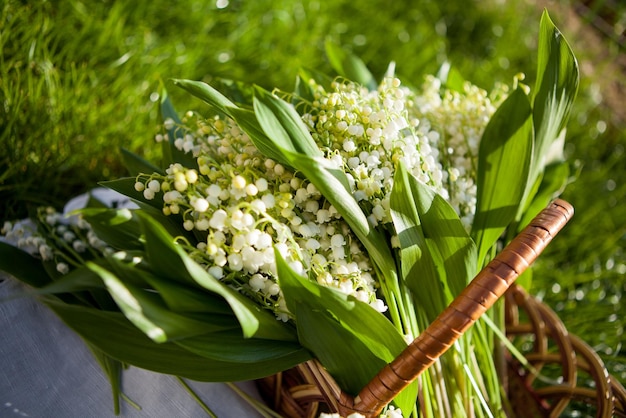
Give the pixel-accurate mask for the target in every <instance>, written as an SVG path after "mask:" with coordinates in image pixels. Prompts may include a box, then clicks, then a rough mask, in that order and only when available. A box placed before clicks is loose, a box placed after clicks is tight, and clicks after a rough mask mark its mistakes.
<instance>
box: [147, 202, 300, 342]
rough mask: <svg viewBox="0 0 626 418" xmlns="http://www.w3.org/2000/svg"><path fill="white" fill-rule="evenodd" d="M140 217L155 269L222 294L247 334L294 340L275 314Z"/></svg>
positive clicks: (152, 221) (152, 265) (152, 223)
mask: <svg viewBox="0 0 626 418" xmlns="http://www.w3.org/2000/svg"><path fill="white" fill-rule="evenodd" d="M140 220H141V224H142V229H143V231H144V235H145V239H146V254H147V259H148V262H149V264H150V265H151V267H152V269H153V270H154V271H158V272H159V274H161V275H163V276H164V277H169V278H170V279H171V280H174V281H182V282H183V283H188V284H192V283H197V284H199V285H200V286H202V287H203V288H205V289H207V290H209V291H211V292H213V293H215V294H217V295H220V296H221V297H223V298H224V299H225V300H226V302H227V303H228V304H229V305H230V307H231V309H232V310H233V312H234V314H235V315H236V316H237V319H238V320H239V323H240V325H241V328H242V330H243V335H244V337H246V338H251V337H257V338H266V339H271V340H285V341H293V340H295V338H296V337H295V335H294V333H293V332H292V330H291V329H290V328H289V327H288V326H287V325H286V324H282V323H280V322H279V321H277V320H276V318H275V317H274V315H273V314H271V313H269V312H268V311H265V310H262V309H261V308H260V307H259V306H258V305H257V304H256V303H255V302H253V301H252V300H250V299H248V298H246V297H245V296H243V295H241V294H240V293H238V292H237V291H235V290H233V289H231V288H230V287H228V286H226V285H225V284H223V283H221V282H220V281H219V280H217V279H215V278H214V277H213V276H211V275H210V274H209V273H208V272H207V271H206V270H205V269H204V268H203V267H202V266H200V265H199V264H198V263H196V262H195V261H194V260H193V259H191V257H190V256H189V255H188V254H187V253H185V252H184V251H183V249H182V248H180V247H179V246H178V245H176V244H175V243H174V240H173V238H172V237H171V236H170V235H169V234H168V233H167V231H166V230H165V229H164V228H163V227H162V226H161V225H160V224H159V223H157V222H155V221H154V220H152V219H151V218H150V217H148V216H145V215H143V214H140Z"/></svg>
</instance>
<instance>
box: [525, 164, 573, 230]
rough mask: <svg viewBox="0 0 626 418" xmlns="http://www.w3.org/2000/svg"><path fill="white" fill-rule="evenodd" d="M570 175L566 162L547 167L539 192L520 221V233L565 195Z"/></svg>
mask: <svg viewBox="0 0 626 418" xmlns="http://www.w3.org/2000/svg"><path fill="white" fill-rule="evenodd" d="M569 175H570V171H569V165H568V164H567V163H565V162H555V163H552V164H549V165H547V166H546V167H545V171H544V173H543V175H542V176H541V183H540V185H539V187H538V189H537V192H536V194H535V195H534V198H533V200H532V201H531V202H529V203H530V204H529V205H528V208H527V209H526V210H525V211H524V215H523V216H522V219H521V220H520V223H519V225H518V230H519V231H521V230H522V229H523V228H524V227H525V226H526V225H528V224H529V223H530V221H531V220H532V219H533V218H534V217H535V216H537V214H539V212H541V211H542V210H543V209H544V208H546V207H547V206H548V205H549V204H550V202H552V201H553V200H554V199H556V198H557V197H558V196H559V195H560V194H561V193H563V190H564V189H565V186H567V183H568V181H569Z"/></svg>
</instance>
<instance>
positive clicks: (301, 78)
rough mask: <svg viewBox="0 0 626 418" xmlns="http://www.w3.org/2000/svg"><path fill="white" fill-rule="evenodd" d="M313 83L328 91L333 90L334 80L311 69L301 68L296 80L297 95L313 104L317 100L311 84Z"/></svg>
mask: <svg viewBox="0 0 626 418" xmlns="http://www.w3.org/2000/svg"><path fill="white" fill-rule="evenodd" d="M312 82H313V83H315V84H318V85H321V86H322V87H323V88H324V89H325V90H327V91H328V90H330V89H331V84H332V82H333V80H332V78H330V77H328V76H327V75H325V74H323V73H321V72H319V71H316V70H313V69H310V68H301V69H300V71H299V72H298V77H297V78H296V86H295V94H296V95H297V96H298V97H299V98H301V99H303V100H304V101H305V102H310V103H312V102H313V101H314V100H315V95H314V93H315V92H314V91H313V88H312V86H311V84H310V83H312Z"/></svg>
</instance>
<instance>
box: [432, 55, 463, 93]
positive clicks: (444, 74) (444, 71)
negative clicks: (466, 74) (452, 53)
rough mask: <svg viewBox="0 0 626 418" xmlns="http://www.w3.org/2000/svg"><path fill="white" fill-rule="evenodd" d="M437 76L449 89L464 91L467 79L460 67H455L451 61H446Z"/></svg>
mask: <svg viewBox="0 0 626 418" xmlns="http://www.w3.org/2000/svg"><path fill="white" fill-rule="evenodd" d="M437 78H438V79H439V80H441V82H442V83H443V85H444V86H446V88H447V89H450V90H453V91H456V92H459V93H463V85H464V84H465V79H464V78H463V76H462V75H461V72H460V71H459V70H458V68H456V67H453V66H452V65H451V64H450V63H449V62H447V61H446V62H444V63H443V65H442V66H441V67H440V68H439V71H438V72H437Z"/></svg>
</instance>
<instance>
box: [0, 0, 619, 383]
mask: <svg viewBox="0 0 626 418" xmlns="http://www.w3.org/2000/svg"><path fill="white" fill-rule="evenodd" d="M540 3H541V4H540V5H538V4H537V3H536V2H532V1H516V2H505V1H502V0H489V1H482V2H479V1H461V0H458V1H448V2H439V1H435V0H427V1H422V2H420V4H419V7H418V6H409V5H406V4H404V2H388V1H383V0H337V1H333V2H325V1H321V0H294V1H291V0H257V1H249V2H245V1H243V0H230V1H228V0H217V1H199V0H187V1H179V2H171V1H165V0H152V1H135V2H124V1H113V0H65V1H41V0H37V1H29V2H26V1H15V0H5V1H4V2H2V3H1V4H2V6H1V10H0V13H1V15H0V19H1V20H0V48H1V50H2V54H1V55H0V103H1V106H0V145H1V146H0V221H2V220H5V219H15V218H21V217H24V216H27V215H28V214H29V213H32V211H33V210H34V209H35V208H36V207H37V206H39V205H53V206H56V207H58V208H60V207H62V205H63V203H64V202H65V201H67V200H68V199H69V198H71V197H72V196H75V195H77V194H79V193H82V192H85V191H86V190H88V189H89V188H91V187H93V186H94V185H95V184H96V182H98V181H100V180H104V179H109V178H112V177H115V176H119V175H122V174H124V171H123V169H122V167H121V165H120V158H119V153H118V149H119V147H120V146H123V147H126V148H129V149H131V150H133V151H135V152H138V153H140V154H143V155H145V156H147V157H148V158H150V157H151V156H154V155H155V153H156V152H157V151H156V150H157V147H155V146H154V145H153V141H152V138H153V135H154V133H155V131H156V126H157V123H158V121H157V116H158V112H157V102H158V98H159V93H160V91H161V85H162V84H164V85H165V86H167V87H168V89H169V92H170V95H171V96H173V99H174V103H175V104H176V105H177V107H178V109H179V110H186V109H188V108H198V107H201V105H200V104H199V103H198V102H196V101H194V100H192V99H190V98H189V97H188V96H187V95H186V94H183V93H182V92H180V91H177V90H175V89H174V88H173V87H172V86H171V85H169V84H168V82H167V80H168V79H169V78H190V79H197V80H204V81H207V82H210V81H211V80H212V79H214V78H215V77H227V78H231V79H235V80H242V81H247V82H254V83H257V84H260V85H262V86H264V87H266V88H272V87H279V88H282V89H286V90H289V89H291V88H292V87H293V82H294V77H295V74H296V72H297V70H298V68H299V67H301V66H308V67H311V68H316V69H319V70H321V71H325V72H328V73H331V70H330V66H329V64H328V62H327V61H326V59H325V54H324V47H323V45H324V41H325V40H326V39H327V38H331V39H333V40H335V41H337V42H339V43H341V44H342V45H344V46H345V47H346V48H349V49H351V50H353V51H354V53H355V54H357V55H358V56H360V57H361V58H362V59H363V60H364V61H365V62H366V63H367V65H368V66H369V68H370V69H371V70H372V71H373V72H374V74H376V75H378V76H380V75H382V74H383V73H384V71H385V70H386V68H387V65H388V64H389V62H390V61H395V62H396V69H397V73H398V75H399V76H400V77H401V78H402V79H403V81H404V82H406V83H409V84H419V83H420V81H421V77H422V76H423V75H424V74H428V73H435V72H436V71H437V70H438V68H439V67H440V66H441V64H442V63H443V62H444V61H450V62H451V63H452V64H453V65H454V66H456V67H457V68H458V69H459V70H460V71H461V73H462V74H463V75H464V76H465V78H466V79H468V80H471V81H472V82H474V83H475V84H478V85H479V86H481V87H484V88H486V89H490V88H491V87H492V86H493V84H494V83H495V82H505V83H509V84H510V82H511V80H512V79H513V76H514V75H515V74H517V73H518V72H524V73H526V74H527V75H528V76H529V78H528V79H527V80H526V82H528V84H530V85H532V82H533V80H532V78H531V77H532V75H533V74H534V72H535V55H536V40H537V32H538V27H539V18H540V15H541V7H546V8H547V9H548V11H549V12H550V14H551V17H552V19H553V20H554V22H555V23H556V24H557V26H558V27H559V28H560V29H561V30H562V31H563V32H564V35H565V37H566V38H567V39H568V41H569V42H570V44H571V45H572V48H573V49H574V52H575V53H576V55H577V57H578V58H579V61H580V64H581V71H582V80H581V88H580V93H579V98H578V100H577V103H576V107H575V110H574V112H573V116H572V118H571V120H570V123H569V126H568V129H569V131H568V144H567V147H566V152H567V155H568V157H569V159H570V161H571V164H572V171H573V172H576V171H579V172H580V175H579V178H578V180H577V181H576V182H574V183H572V184H571V185H570V186H569V187H568V189H567V190H566V192H565V194H564V196H563V197H564V198H565V199H567V200H569V201H570V202H571V203H572V204H574V206H575V208H576V215H575V218H574V220H573V221H572V222H571V223H570V225H568V226H567V227H566V229H565V230H564V231H563V232H562V233H561V234H560V235H559V237H558V238H557V239H556V240H555V241H554V243H553V244H551V245H550V247H549V248H548V250H547V252H546V254H545V256H543V257H542V258H541V260H540V262H538V264H537V269H536V273H535V278H534V282H533V283H534V284H533V293H534V294H537V295H539V296H540V297H542V298H543V299H544V300H545V301H546V302H547V303H548V304H549V305H550V306H552V307H553V308H554V309H555V310H556V311H557V312H558V313H559V315H560V316H561V317H562V318H563V319H564V321H565V323H566V326H567V327H568V328H569V330H570V331H571V332H573V333H575V334H578V335H580V336H581V337H583V338H584V339H585V340H586V341H587V342H589V343H590V344H591V345H592V346H593V347H594V348H595V349H596V350H597V351H598V352H599V354H600V355H601V356H602V358H603V359H604V360H605V361H606V362H607V363H608V364H609V366H610V369H611V371H612V372H613V373H614V374H616V375H619V376H621V380H622V381H626V347H624V345H623V341H624V335H623V333H624V325H625V322H626V319H625V318H626V312H625V309H624V302H623V296H624V294H625V293H626V278H625V276H626V257H625V254H624V243H625V242H626V210H624V204H626V164H624V151H625V147H626V134H625V133H624V132H626V116H625V113H626V109H625V106H624V94H626V87H625V83H624V77H625V75H626V46H625V45H626V44H625V40H624V28H625V27H626V5H625V4H624V3H619V2H617V1H615V0H586V1H574V0H572V1H565V0H561V1H544V2H540Z"/></svg>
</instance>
